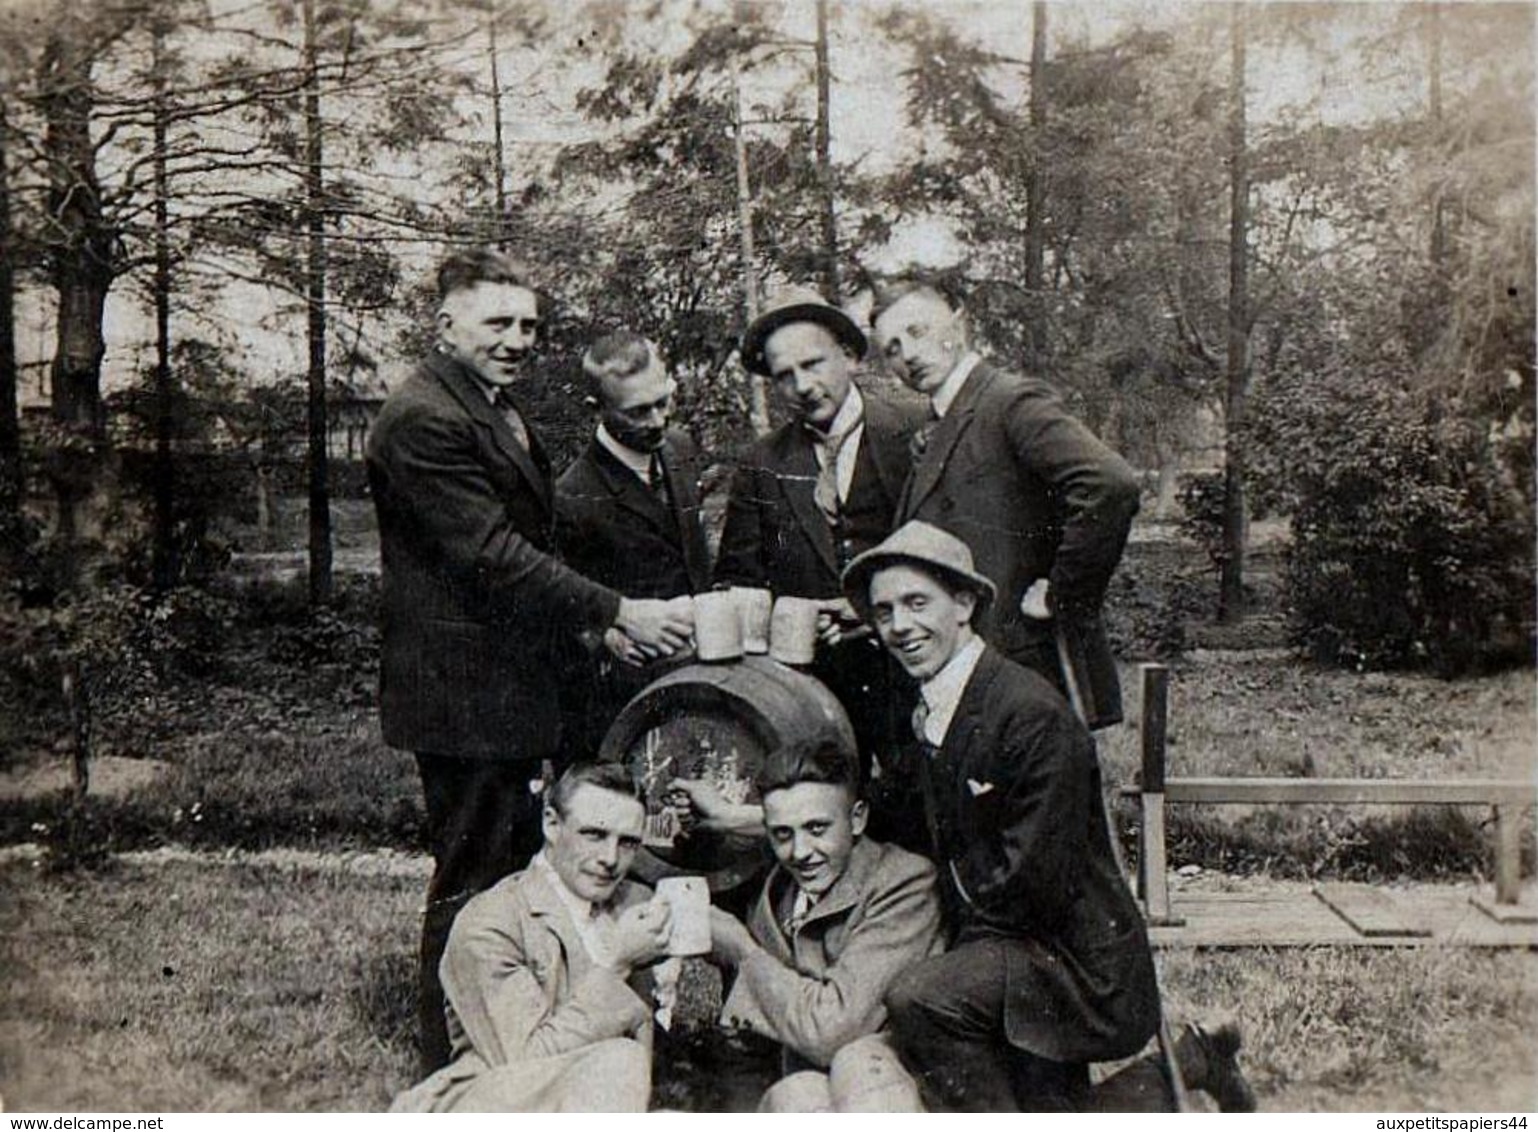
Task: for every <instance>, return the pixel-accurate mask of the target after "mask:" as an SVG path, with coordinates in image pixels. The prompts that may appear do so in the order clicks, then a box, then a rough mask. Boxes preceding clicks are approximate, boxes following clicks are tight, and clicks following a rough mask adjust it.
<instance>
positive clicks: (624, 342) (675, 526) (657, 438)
mask: <svg viewBox="0 0 1538 1132" xmlns="http://www.w3.org/2000/svg"><path fill="white" fill-rule="evenodd" d="M582 370H583V373H584V374H585V376H586V379H587V381H588V383H589V390H590V393H589V401H590V403H592V404H594V405H595V406H596V407H597V409H598V429H597V433H596V435H595V436H594V438H593V442H592V443H591V444H589V445H588V447H587V450H586V451H584V452H583V453H582V455H581V456H579V457H577V459H576V461H575V462H574V463H573V464H572V465H571V467H569V468H567V469H566V471H565V472H564V473H563V474H562V476H561V478H560V479H559V480H558V481H557V482H556V512H557V519H558V526H557V539H558V542H559V544H560V548H561V556H562V558H563V559H564V560H565V561H566V562H567V564H568V565H570V566H571V567H573V568H574V569H575V570H577V571H578V572H580V573H581V574H582V575H583V576H584V577H588V578H591V579H593V580H594V581H597V582H602V583H603V584H604V585H606V586H608V587H609V588H610V589H612V590H617V591H618V592H619V593H622V594H624V595H625V596H627V597H634V598H676V597H679V596H680V595H685V596H687V595H689V594H696V593H702V592H704V591H706V590H708V589H710V550H709V548H708V547H707V546H706V544H705V529H704V526H703V525H702V524H701V522H700V467H699V458H698V453H697V451H696V450H695V447H694V442H693V441H691V440H690V439H689V437H688V436H686V435H685V434H684V433H683V432H680V431H679V430H677V429H670V428H669V427H668V421H669V417H670V415H671V411H672V405H673V393H674V390H675V388H676V383H675V382H674V381H673V378H672V376H671V375H670V374H669V373H668V371H667V369H666V367H665V366H664V365H663V363H662V357H661V355H660V354H659V353H658V351H657V348H656V346H655V345H653V344H652V343H650V342H648V341H647V340H646V339H645V338H642V337H641V336H640V335H638V334H635V333H633V332H631V331H628V330H619V331H615V332H613V333H611V334H606V335H604V336H603V337H602V338H600V339H598V341H596V342H594V343H593V345H592V346H591V347H590V348H589V349H588V351H587V353H586V354H585V355H584V356H583V359H582ZM610 635H611V637H613V636H615V635H617V631H616V630H610ZM593 644H594V645H595V646H596V642H593ZM617 649H618V651H619V652H620V653H621V654H623V653H624V642H623V641H620V642H618V643H617ZM628 659H629V660H630V661H631V663H626V660H625V659H622V658H621V655H616V649H615V648H610V649H598V648H596V647H595V648H592V649H590V650H586V651H584V652H583V653H582V662H581V663H580V664H579V666H578V673H577V675H578V677H579V682H580V683H581V684H583V685H584V691H585V692H586V693H587V694H585V695H578V696H575V697H574V698H573V710H572V711H571V712H570V713H569V718H573V719H574V720H575V723H576V726H575V727H574V730H576V731H578V732H579V733H581V734H582V735H583V736H584V738H583V742H584V744H585V746H586V747H587V749H588V750H589V753H590V754H592V755H596V754H597V749H598V745H599V743H600V742H601V741H602V740H603V736H604V734H605V732H607V731H608V728H609V724H610V723H612V722H613V720H614V717H615V716H616V715H617V714H618V713H619V710H620V708H622V707H623V706H624V705H625V703H626V702H627V701H628V700H629V699H630V698H631V697H632V696H634V695H635V694H636V693H637V692H639V691H640V690H641V689H642V688H644V687H645V686H646V685H647V684H648V683H650V682H651V681H652V680H653V679H655V678H656V677H657V676H659V675H660V674H661V671H662V670H664V669H665V667H666V664H667V662H666V661H659V662H654V663H647V662H646V659H645V658H644V657H642V656H640V655H634V656H629V657H628Z"/></svg>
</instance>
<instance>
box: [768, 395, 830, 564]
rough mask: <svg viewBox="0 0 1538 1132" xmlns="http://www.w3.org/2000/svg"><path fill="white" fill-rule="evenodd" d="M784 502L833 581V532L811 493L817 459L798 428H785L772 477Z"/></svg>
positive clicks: (805, 437)
mask: <svg viewBox="0 0 1538 1132" xmlns="http://www.w3.org/2000/svg"><path fill="white" fill-rule="evenodd" d="M774 478H775V481H776V482H777V483H778V484H779V485H780V490H781V491H782V492H784V493H785V500H786V502H787V503H789V504H790V509H791V512H792V513H793V514H794V515H795V516H796V522H798V523H800V524H801V529H802V530H803V531H805V532H806V537H807V538H808V539H810V540H811V542H812V545H813V546H814V547H816V548H817V554H818V557H820V558H821V559H822V560H823V563H824V565H826V566H827V567H828V570H829V571H830V572H831V573H832V574H833V576H834V577H835V578H836V577H838V572H839V571H838V554H837V552H836V551H835V550H834V548H833V532H832V531H831V530H829V529H828V518H827V516H826V515H824V514H823V513H822V508H821V507H819V506H817V499H816V497H815V496H814V495H813V491H814V489H815V487H816V484H817V456H816V454H815V453H814V452H813V451H812V441H811V438H810V437H807V436H804V435H802V433H801V427H800V426H799V425H795V424H792V425H788V426H786V430H785V433H784V450H783V452H782V459H781V460H780V468H779V471H778V472H777V474H776V475H775V477H774Z"/></svg>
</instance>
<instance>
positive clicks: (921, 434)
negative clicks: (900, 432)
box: [908, 404, 940, 460]
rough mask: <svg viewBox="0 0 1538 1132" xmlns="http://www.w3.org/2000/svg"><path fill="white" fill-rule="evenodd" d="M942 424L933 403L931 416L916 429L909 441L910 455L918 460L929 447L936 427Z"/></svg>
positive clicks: (930, 408) (930, 410) (930, 407)
mask: <svg viewBox="0 0 1538 1132" xmlns="http://www.w3.org/2000/svg"><path fill="white" fill-rule="evenodd" d="M939 425H940V415H939V414H938V413H936V412H935V407H934V405H933V404H931V405H930V406H929V416H928V418H926V419H925V421H924V423H923V424H921V425H919V427H918V428H917V429H915V430H914V433H913V439H912V440H911V441H910V442H909V443H908V451H909V455H911V456H912V457H913V459H914V460H917V459H918V458H919V457H920V456H922V455H923V454H924V453H925V452H926V451H928V449H929V441H930V439H931V438H933V436H934V434H935V429H936V428H938V427H939Z"/></svg>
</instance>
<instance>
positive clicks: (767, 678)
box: [599, 656, 855, 892]
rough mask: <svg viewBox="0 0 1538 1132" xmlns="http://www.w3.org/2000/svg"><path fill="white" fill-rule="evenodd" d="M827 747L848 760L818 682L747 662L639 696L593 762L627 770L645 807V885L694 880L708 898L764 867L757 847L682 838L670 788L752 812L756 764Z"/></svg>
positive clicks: (845, 736)
mask: <svg viewBox="0 0 1538 1132" xmlns="http://www.w3.org/2000/svg"><path fill="white" fill-rule="evenodd" d="M824 739H826V740H831V741H832V742H834V743H836V744H837V745H838V746H839V747H840V748H841V749H842V750H843V751H845V752H846V753H847V754H848V756H849V757H850V758H854V757H855V739H854V731H853V729H852V728H851V727H850V725H849V717H848V716H847V715H845V714H844V709H843V706H842V705H841V704H840V703H839V702H838V700H837V699H835V698H834V696H833V693H832V692H830V691H828V689H827V688H826V687H825V686H824V685H823V684H822V683H821V681H819V680H816V679H815V678H813V677H811V676H808V675H807V674H806V673H804V672H798V671H797V670H796V669H794V668H789V667H787V666H785V665H783V664H781V663H779V662H778V661H775V660H770V659H768V658H767V657H762V656H749V657H745V658H743V659H741V660H737V661H732V662H730V663H727V664H691V665H688V666H686V667H684V668H677V669H674V670H673V671H672V672H669V673H668V674H667V675H665V676H661V677H659V678H658V679H656V680H654V681H653V682H652V683H650V684H648V685H647V686H646V687H645V688H643V689H642V690H641V691H640V692H639V693H638V694H637V695H636V696H635V697H634V698H633V699H631V701H630V702H629V703H627V704H626V705H625V707H624V709H623V710H622V711H621V712H620V713H619V716H618V717H617V718H616V719H615V720H614V723H613V725H612V726H610V728H609V730H608V733H607V734H606V735H605V736H604V740H603V744H602V746H601V747H600V749H599V757H600V758H602V759H605V760H607V761H610V762H623V763H624V764H625V765H626V766H627V767H629V768H630V771H631V773H632V774H634V775H635V776H636V778H637V780H638V781H640V782H641V784H642V789H643V791H644V793H645V798H646V847H645V849H644V850H643V852H642V853H641V854H640V860H639V861H638V863H637V871H638V872H639V873H640V874H641V875H642V876H643V877H646V878H647V879H653V880H654V879H656V878H657V877H659V876H667V875H670V874H674V873H696V874H703V875H704V876H706V877H707V878H708V879H709V881H710V888H711V891H713V892H724V891H727V890H729V889H732V888H735V887H737V886H738V885H741V884H742V883H743V882H744V881H746V880H747V879H748V878H749V877H751V876H752V875H753V874H754V873H756V872H757V871H758V870H759V868H760V867H761V866H762V865H763V864H764V862H765V861H766V860H767V858H766V856H765V849H764V846H763V844H762V841H763V839H762V838H761V837H759V836H757V835H755V836H754V837H752V838H728V837H724V836H721V835H717V834H708V833H705V832H704V831H701V830H694V831H692V832H690V833H688V834H687V835H686V836H685V835H683V834H682V832H681V831H680V830H679V828H678V824H677V817H676V814H675V812H674V811H673V810H672V809H671V808H670V807H669V806H668V803H667V798H666V793H667V785H668V783H669V782H671V781H672V780H673V779H675V778H705V779H708V780H710V781H711V782H713V783H715V785H716V786H717V787H718V788H719V789H720V790H721V792H722V793H723V794H724V795H726V797H727V798H728V799H730V800H731V801H733V802H739V803H741V802H757V801H758V791H757V790H756V789H755V788H754V786H753V779H754V777H755V776H756V775H757V773H758V771H759V768H760V767H761V766H762V765H763V760H764V756H765V754H767V753H768V752H769V751H772V750H774V749H775V748H776V747H779V746H781V745H783V744H785V743H788V742H792V741H799V740H809V741H814V742H815V741H818V740H824Z"/></svg>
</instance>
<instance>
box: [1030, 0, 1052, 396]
mask: <svg viewBox="0 0 1538 1132" xmlns="http://www.w3.org/2000/svg"><path fill="white" fill-rule="evenodd" d="M1046 65H1047V5H1046V3H1045V0H1036V2H1035V3H1034V4H1032V5H1031V103H1030V114H1031V147H1032V148H1031V157H1030V167H1029V169H1028V170H1027V172H1026V178H1025V293H1026V302H1027V304H1028V306H1027V308H1026V309H1027V312H1028V313H1027V316H1026V322H1025V343H1026V349H1027V351H1028V354H1029V359H1028V360H1029V362H1030V366H1031V368H1032V369H1033V370H1039V369H1040V368H1041V366H1042V364H1043V363H1044V361H1045V354H1046V348H1047V326H1046V318H1047V296H1046V294H1045V291H1044V288H1043V285H1042V284H1043V280H1044V279H1045V277H1046V248H1047V243H1046V214H1047V212H1046V199H1045V196H1044V193H1045V183H1046V178H1045V177H1043V176H1042V164H1043V155H1042V151H1041V142H1042V129H1043V127H1044V125H1045V123H1046V117H1047V91H1046Z"/></svg>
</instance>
